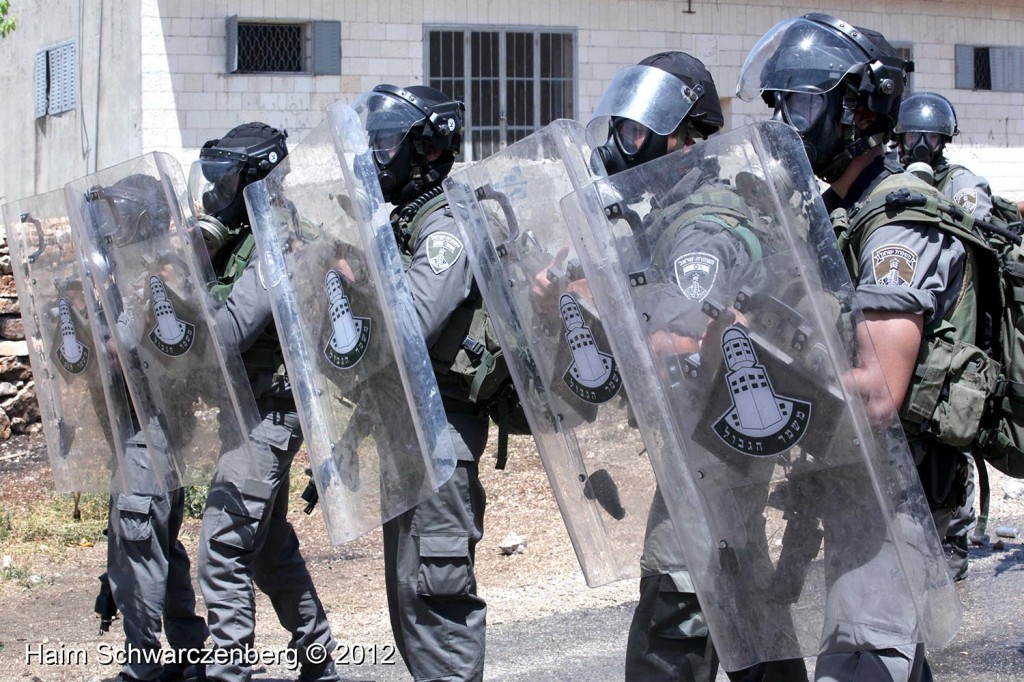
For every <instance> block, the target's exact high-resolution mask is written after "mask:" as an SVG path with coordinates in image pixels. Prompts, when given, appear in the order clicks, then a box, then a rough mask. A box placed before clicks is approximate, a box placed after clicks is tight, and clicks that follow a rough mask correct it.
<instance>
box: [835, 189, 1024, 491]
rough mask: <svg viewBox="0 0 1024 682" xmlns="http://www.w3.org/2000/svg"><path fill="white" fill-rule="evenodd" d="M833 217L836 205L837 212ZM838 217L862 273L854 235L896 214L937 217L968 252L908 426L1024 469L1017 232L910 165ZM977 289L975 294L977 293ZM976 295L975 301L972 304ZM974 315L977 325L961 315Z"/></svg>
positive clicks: (936, 331)
mask: <svg viewBox="0 0 1024 682" xmlns="http://www.w3.org/2000/svg"><path fill="white" fill-rule="evenodd" d="M833 217H834V218H835V215H834V216H833ZM847 220H848V224H847V225H843V224H842V218H840V219H839V220H837V221H836V222H837V230H838V237H839V241H840V247H841V249H842V251H843V253H844V255H846V256H847V264H848V265H849V266H850V267H851V271H852V272H853V273H854V274H855V275H856V268H857V263H856V261H855V258H853V257H852V254H853V253H856V252H858V251H859V249H857V248H856V247H857V244H858V243H860V242H862V241H863V240H864V239H865V238H866V237H867V236H868V235H869V234H871V232H872V231H873V230H875V229H877V228H878V227H881V226H882V225H884V224H887V223H889V222H892V221H893V220H906V221H911V222H916V223H930V224H932V225H933V226H934V227H936V228H938V229H940V230H942V231H943V232H946V233H947V234H950V235H952V236H954V237H956V238H957V239H958V240H960V242H961V243H962V244H963V246H964V248H965V250H966V252H967V260H966V266H965V271H964V289H963V290H962V291H961V301H962V302H958V304H957V305H956V306H955V308H954V310H953V312H952V313H951V314H950V316H949V317H948V318H947V319H935V320H932V322H931V323H929V324H928V325H927V326H926V327H925V330H924V335H925V341H926V342H925V343H922V344H921V352H920V355H919V356H918V362H917V367H916V369H915V373H914V376H913V377H912V378H911V383H910V387H909V388H908V391H907V396H906V398H905V400H904V402H903V405H902V407H901V409H900V416H901V418H902V419H903V424H904V428H905V429H906V430H907V432H908V434H910V435H916V434H925V433H927V434H930V435H932V436H933V437H935V438H936V440H938V441H939V442H942V443H946V444H948V445H952V446H955V447H960V448H963V449H964V450H965V451H970V452H971V453H972V454H974V455H975V456H976V457H980V458H982V459H984V460H985V461H987V462H989V463H990V464H992V466H994V467H996V468H997V469H999V470H1000V471H1002V472H1004V473H1006V474H1007V475H1009V476H1013V477H1015V478H1024V252H1022V250H1021V245H1020V237H1019V236H1017V235H1016V234H1014V233H1013V231H1012V230H1009V229H1007V228H1006V227H1005V226H1003V225H999V224H996V223H993V222H990V221H980V220H974V219H972V218H971V217H970V216H966V215H965V214H964V213H963V211H961V210H960V209H959V207H957V206H956V205H955V204H954V203H952V202H950V201H949V200H948V199H946V197H944V196H943V195H942V194H941V193H940V192H939V191H938V190H937V189H935V188H934V187H931V186H930V185H928V184H925V183H924V182H921V181H919V180H917V179H916V178H914V177H913V176H911V175H910V174H908V173H902V174H895V175H891V176H889V177H888V178H886V179H885V180H883V181H882V182H880V183H879V184H878V186H877V187H876V188H875V189H874V190H873V191H872V192H871V194H870V196H869V197H868V198H867V199H866V200H864V201H863V202H861V203H859V204H857V205H856V206H855V207H854V208H853V209H851V210H850V212H849V213H848V215H847ZM972 294H973V295H972ZM972 300H974V301H976V302H977V306H976V308H975V307H973V306H970V305H969V302H970V301H972ZM968 320H973V321H974V329H973V330H971V331H972V332H973V334H968V336H969V337H970V338H963V334H962V333H961V334H959V335H958V334H956V333H953V331H952V330H954V329H960V330H961V332H962V330H963V329H964V327H965V325H964V322H965V321H968Z"/></svg>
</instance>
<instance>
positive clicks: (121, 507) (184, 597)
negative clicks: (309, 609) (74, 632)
mask: <svg viewBox="0 0 1024 682" xmlns="http://www.w3.org/2000/svg"><path fill="white" fill-rule="evenodd" d="M136 440H137V441H140V440H141V437H138V438H137V439H136ZM125 456H126V458H127V460H128V466H129V467H131V469H132V471H131V472H130V474H129V479H130V480H131V481H133V482H134V483H136V484H139V485H138V489H140V490H145V489H147V488H150V485H152V484H153V481H152V480H149V481H145V482H141V483H140V479H143V478H146V475H145V474H146V472H147V471H148V465H147V464H144V463H143V464H140V462H144V461H145V459H146V457H147V455H146V447H145V446H144V445H142V444H141V443H139V442H134V443H130V444H129V447H128V449H127V452H126V453H125ZM150 473H151V472H150ZM184 510H185V490H184V489H183V488H178V489H177V490H174V491H171V492H168V493H163V494H156V493H148V494H147V493H135V494H130V495H129V494H120V493H114V494H113V495H111V496H110V515H109V516H108V519H107V524H108V533H107V535H108V538H107V578H108V579H109V580H110V589H111V592H112V593H113V595H114V603H115V604H116V605H117V608H118V610H120V611H121V622H122V623H123V627H124V639H125V650H126V651H129V652H131V651H135V652H141V651H145V650H159V649H160V648H161V644H160V626H161V620H162V622H163V628H164V630H165V631H166V633H167V643H168V644H169V645H170V646H171V647H172V648H176V649H198V648H202V646H203V642H205V641H206V635H207V634H208V633H207V630H206V623H205V622H204V621H203V619H202V618H200V617H199V616H197V615H196V595H195V591H194V590H193V589H192V578H191V575H190V572H189V560H188V554H187V553H186V552H185V547H184V546H183V545H182V544H181V542H179V541H178V531H179V530H180V529H181V521H182V517H183V515H184ZM121 671H122V672H123V673H125V674H126V675H130V676H131V677H134V678H136V679H139V680H152V679H155V678H156V677H157V676H158V675H160V673H161V671H162V667H161V665H160V664H159V663H153V662H143V661H141V660H139V656H138V654H137V653H136V654H135V655H134V657H129V658H128V660H127V662H126V664H125V665H124V666H123V667H122V668H121Z"/></svg>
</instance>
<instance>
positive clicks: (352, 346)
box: [324, 270, 370, 369]
mask: <svg viewBox="0 0 1024 682" xmlns="http://www.w3.org/2000/svg"><path fill="white" fill-rule="evenodd" d="M326 284H327V305H328V308H329V312H330V314H331V332H332V333H331V338H330V340H329V341H328V342H327V346H325V347H324V355H325V356H327V361H328V362H330V363H331V364H332V365H334V366H335V367H337V368H338V369H348V368H350V367H352V366H354V365H355V364H356V363H357V362H359V359H360V358H362V357H363V353H365V352H366V346H367V344H368V343H369V341H370V320H369V319H368V318H365V317H354V316H353V315H352V306H351V305H350V304H349V302H348V296H347V295H346V294H345V288H344V287H343V286H342V284H341V275H339V274H338V273H337V272H336V271H335V270H331V271H330V272H328V273H327V283H326Z"/></svg>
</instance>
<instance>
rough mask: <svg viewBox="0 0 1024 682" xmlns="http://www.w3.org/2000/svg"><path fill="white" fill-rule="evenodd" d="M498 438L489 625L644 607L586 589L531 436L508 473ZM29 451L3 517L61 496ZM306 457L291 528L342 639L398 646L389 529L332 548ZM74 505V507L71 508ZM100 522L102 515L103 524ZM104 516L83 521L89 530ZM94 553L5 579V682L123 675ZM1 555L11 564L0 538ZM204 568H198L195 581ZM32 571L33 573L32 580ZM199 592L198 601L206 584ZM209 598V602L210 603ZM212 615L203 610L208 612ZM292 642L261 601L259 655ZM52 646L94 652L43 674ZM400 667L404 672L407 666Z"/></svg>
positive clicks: (624, 591)
mask: <svg viewBox="0 0 1024 682" xmlns="http://www.w3.org/2000/svg"><path fill="white" fill-rule="evenodd" d="M494 437H495V434H494V433H492V440H491V443H490V444H489V446H488V453H487V454H485V455H484V460H483V461H482V462H481V477H482V479H483V483H484V486H485V488H486V490H487V516H486V519H485V529H484V537H483V540H482V541H481V543H480V545H479V547H478V549H477V576H478V582H479V585H480V593H481V595H482V596H483V597H484V598H485V599H486V600H487V603H488V617H487V620H488V624H502V623H510V622H517V621H522V620H531V619H536V618H541V617H544V616H548V615H551V614H555V613H561V612H565V611H571V610H576V609H581V608H596V607H602V606H609V605H615V604H621V603H623V602H627V601H630V600H632V599H635V598H636V597H635V593H636V585H635V583H634V582H633V581H620V582H618V583H613V584H612V585H610V586H607V587H601V588H596V589H594V588H589V587H587V585H586V583H585V581H584V579H583V575H582V573H581V572H580V569H579V564H578V563H577V561H576V556H575V553H574V552H573V549H572V545H571V544H570V542H569V537H568V534H567V533H566V530H565V526H564V525H563V523H562V521H561V517H560V515H559V513H558V507H557V506H556V504H555V501H554V498H553V497H552V494H551V489H550V486H549V485H548V483H547V477H546V475H545V473H544V469H543V466H542V465H541V463H540V460H539V458H538V457H537V455H536V450H535V448H534V446H533V441H532V439H530V438H529V437H517V436H512V437H511V438H510V453H509V463H508V466H507V468H506V469H505V470H504V471H498V470H496V469H494V468H493V466H492V465H491V463H493V461H494V460H493V453H494V451H495V442H494ZM19 451H24V452H25V455H24V456H21V457H14V458H11V459H7V460H3V459H0V511H2V509H25V508H27V507H29V506H30V505H33V504H38V503H40V502H42V501H44V500H47V499H49V498H52V497H53V496H54V492H53V481H52V478H51V477H50V474H49V467H48V466H47V464H46V454H45V443H44V441H43V439H42V437H41V436H39V435H36V436H29V437H22V438H20V439H19V440H18V441H8V442H7V443H3V444H0V458H2V457H5V456H10V455H12V454H15V453H18V452H19ZM304 468H305V460H304V453H302V452H300V455H299V458H297V459H296V461H295V463H294V464H293V467H292V475H293V479H294V478H295V477H296V476H297V477H298V479H299V480H298V481H295V480H293V483H292V491H293V503H292V506H291V509H292V513H291V514H290V520H291V522H292V523H293V525H294V526H295V528H296V532H297V533H298V535H299V539H300V541H301V543H302V553H303V555H304V557H305V558H306V561H307V563H308V564H309V567H310V571H311V573H312V575H313V579H314V582H315V584H316V586H317V590H318V592H319V594H320V597H321V599H322V601H323V603H324V607H325V609H326V610H327V613H328V617H329V619H330V622H331V626H332V631H333V633H334V636H335V638H336V639H337V640H338V641H339V643H342V644H348V645H350V646H352V645H361V646H365V647H372V646H374V645H376V646H378V647H383V646H385V645H390V644H391V643H393V641H394V640H393V639H392V637H391V629H390V625H389V622H388V616H387V605H386V601H385V597H384V574H383V553H382V550H381V546H382V545H381V535H380V531H379V530H378V531H375V532H372V533H369V534H367V535H366V536H364V537H362V538H360V539H358V540H355V541H352V542H350V543H347V544H345V545H342V546H340V547H332V546H331V545H330V544H329V542H328V539H327V532H326V530H325V528H324V525H323V519H322V517H321V515H320V511H319V510H315V511H314V512H313V514H312V515H311V516H306V515H305V514H302V513H301V503H300V502H301V501H300V500H298V497H297V495H298V491H299V490H300V489H301V487H302V486H303V485H304V484H305V478H306V477H305V476H303V475H302V471H303V469H304ZM69 508H70V505H69ZM95 515H96V514H94V516H95ZM98 520H99V519H95V518H94V519H90V518H88V517H87V516H86V517H85V518H83V523H90V522H92V523H93V527H95V523H96V522H98ZM199 525H200V523H199V520H197V519H186V522H185V525H184V528H183V532H182V541H183V542H184V544H185V545H186V547H187V548H188V550H189V554H190V556H191V557H192V558H193V560H194V558H195V556H196V542H197V539H198V536H199ZM509 533H516V534H518V535H520V536H521V537H523V538H524V539H525V540H526V543H527V544H526V550H525V551H524V552H523V553H521V554H515V555H512V556H506V555H504V554H503V553H502V552H501V550H500V549H499V545H500V544H501V541H502V540H503V539H504V538H505V537H506V536H507V535H508V534H509ZM98 540H99V541H97V542H96V543H95V545H94V546H92V547H80V546H70V547H66V548H59V549H60V550H62V551H55V549H56V548H52V547H44V548H39V547H35V548H34V551H31V552H29V551H26V550H25V549H24V548H22V549H21V552H22V553H21V554H20V555H15V556H12V562H13V565H14V566H16V567H18V574H19V576H21V578H20V579H19V580H9V579H8V580H0V600H2V605H0V681H5V680H37V679H38V680H43V681H45V682H49V681H50V680H54V681H60V682H64V681H70V680H89V681H97V682H98V681H99V680H108V679H111V678H113V677H114V676H115V675H116V674H117V672H118V668H117V666H115V665H106V666H103V665H99V664H98V662H97V657H96V655H95V651H96V647H97V646H98V645H99V644H100V643H113V645H114V646H115V647H117V646H119V645H120V644H121V643H122V642H123V635H122V632H121V629H120V621H115V622H114V625H113V627H112V628H111V630H110V632H109V633H108V634H106V635H104V636H102V637H100V636H98V635H97V631H98V620H97V618H96V616H95V615H93V612H92V611H93V599H94V598H95V596H96V591H97V588H98V585H99V583H98V581H97V577H98V576H99V575H100V574H101V573H102V572H103V570H104V564H105V561H106V543H105V542H104V541H103V538H102V537H100V538H99V539H98ZM0 553H4V554H8V555H10V550H9V549H8V548H7V547H6V546H5V544H4V540H3V535H2V534H0ZM194 571H195V569H194V568H193V574H194ZM25 574H27V575H25ZM196 593H197V595H198V594H199V588H198V585H197V586H196ZM200 601H201V600H200ZM200 610H201V612H202V607H201V605H200ZM286 643H287V636H286V634H285V631H284V630H283V629H282V628H281V627H280V626H279V625H278V624H277V622H276V620H275V618H274V613H273V610H272V608H271V606H270V602H269V600H267V599H266V598H265V597H263V596H262V595H260V596H259V597H258V602H257V641H256V645H257V648H264V649H279V648H281V647H283V646H285V644H286ZM30 644H35V645H37V646H38V645H39V644H45V645H46V647H48V648H49V649H56V650H60V649H64V650H66V651H70V650H73V649H76V648H85V649H86V650H87V651H90V653H91V660H90V664H89V665H88V666H76V665H66V666H57V667H53V666H40V665H38V664H37V663H35V662H33V663H32V664H26V663H25V661H24V658H25V650H26V646H27V645H30ZM399 665H401V663H400V662H399Z"/></svg>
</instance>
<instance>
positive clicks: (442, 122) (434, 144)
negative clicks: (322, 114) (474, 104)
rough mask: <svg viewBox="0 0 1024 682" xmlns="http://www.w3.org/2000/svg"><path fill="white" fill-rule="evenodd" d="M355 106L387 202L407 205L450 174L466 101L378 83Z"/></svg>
mask: <svg viewBox="0 0 1024 682" xmlns="http://www.w3.org/2000/svg"><path fill="white" fill-rule="evenodd" d="M353 108H354V109H355V111H356V113H358V114H359V117H360V119H361V120H362V122H363V126H364V127H365V128H366V133H367V136H368V137H369V141H370V149H371V151H372V152H373V160H374V163H376V165H377V179H378V180H379V181H380V188H381V191H382V192H383V194H384V199H385V200H386V201H388V202H389V203H392V204H394V205H396V206H401V205H403V204H406V203H408V202H409V201H412V200H413V199H415V198H416V197H418V196H419V195H421V194H422V193H423V192H425V191H426V190H428V189H430V188H432V187H435V186H438V185H439V184H440V182H441V180H443V179H444V178H445V176H447V175H448V171H450V170H451V168H452V165H454V163H455V157H456V155H457V154H459V152H460V150H461V148H462V129H463V125H464V112H465V110H466V106H465V105H464V104H463V103H462V102H461V101H459V100H455V99H452V98H451V97H448V96H447V95H445V94H444V93H443V92H441V91H440V90H437V89H435V88H431V87H428V86H426V85H410V86H409V87H407V88H400V87H397V86H394V85H378V86H377V87H375V88H374V89H373V90H371V91H370V92H366V93H363V94H362V95H360V96H359V99H358V100H356V103H355V105H354V106H353Z"/></svg>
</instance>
